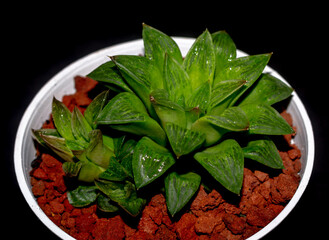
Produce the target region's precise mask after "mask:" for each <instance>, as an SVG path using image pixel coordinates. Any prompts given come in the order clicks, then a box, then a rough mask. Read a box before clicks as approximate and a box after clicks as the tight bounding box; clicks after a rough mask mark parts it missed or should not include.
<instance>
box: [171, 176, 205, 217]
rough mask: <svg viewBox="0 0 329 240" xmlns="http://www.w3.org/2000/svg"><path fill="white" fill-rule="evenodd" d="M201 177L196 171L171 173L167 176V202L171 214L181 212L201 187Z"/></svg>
mask: <svg viewBox="0 0 329 240" xmlns="http://www.w3.org/2000/svg"><path fill="white" fill-rule="evenodd" d="M200 182H201V177H200V176H199V175H198V174H196V173H192V172H189V173H186V174H182V175H179V174H177V173H176V172H172V173H170V174H169V175H168V176H167V177H166V178H165V191H166V202H167V207H168V211H169V212H170V214H171V216H174V215H175V214H176V213H177V212H179V211H180V210H181V209H182V208H183V207H184V206H185V205H186V204H187V203H188V202H189V201H190V199H191V198H192V196H193V195H194V194H195V192H196V191H197V190H198V189H199V186H200Z"/></svg>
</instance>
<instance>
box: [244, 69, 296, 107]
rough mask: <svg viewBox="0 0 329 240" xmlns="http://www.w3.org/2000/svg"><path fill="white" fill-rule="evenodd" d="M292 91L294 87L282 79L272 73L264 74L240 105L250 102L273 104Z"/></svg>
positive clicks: (286, 96)
mask: <svg viewBox="0 0 329 240" xmlns="http://www.w3.org/2000/svg"><path fill="white" fill-rule="evenodd" d="M292 91H293V89H292V88H291V87H289V86H287V85H286V84H285V83H284V82H282V81H281V80H280V79H278V78H276V77H273V76H272V75H270V74H262V76H261V77H260V78H259V80H258V81H257V82H256V83H255V86H254V87H253V89H252V90H251V92H250V93H249V94H248V95H247V96H246V97H245V98H244V99H243V100H242V101H241V102H240V105H246V104H250V103H259V104H268V105H272V104H274V103H277V102H280V101H282V100H284V99H286V98H288V97H289V96H290V95H291V93H292Z"/></svg>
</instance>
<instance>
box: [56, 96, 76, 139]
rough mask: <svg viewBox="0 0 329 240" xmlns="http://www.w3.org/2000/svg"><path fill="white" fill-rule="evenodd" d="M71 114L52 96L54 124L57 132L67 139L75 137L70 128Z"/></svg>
mask: <svg viewBox="0 0 329 240" xmlns="http://www.w3.org/2000/svg"><path fill="white" fill-rule="evenodd" d="M71 115H72V114H71V112H70V110H69V109H68V108H67V107H66V106H65V105H64V104H63V103H62V102H60V101H58V100H57V99H56V98H55V97H54V98H53V103H52V116H53V120H54V124H55V127H56V129H57V131H58V132H59V134H60V135H61V136H62V137H63V138H65V139H68V140H74V139H75V138H74V136H73V133H72V128H71Z"/></svg>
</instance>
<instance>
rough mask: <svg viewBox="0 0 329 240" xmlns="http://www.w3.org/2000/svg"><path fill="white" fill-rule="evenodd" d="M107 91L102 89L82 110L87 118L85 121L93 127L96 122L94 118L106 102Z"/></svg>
mask: <svg viewBox="0 0 329 240" xmlns="http://www.w3.org/2000/svg"><path fill="white" fill-rule="evenodd" d="M108 95H109V92H108V91H103V92H101V93H100V94H98V95H97V96H96V97H95V98H94V99H93V101H92V102H91V103H90V104H89V105H88V107H87V108H86V110H85V112H84V116H85V118H86V120H87V122H88V123H89V124H90V126H91V127H92V128H93V129H95V128H96V126H97V124H96V119H97V117H98V115H99V114H100V112H101V111H102V109H103V108H104V106H105V104H106V103H107V100H108Z"/></svg>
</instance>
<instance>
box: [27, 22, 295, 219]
mask: <svg viewBox="0 0 329 240" xmlns="http://www.w3.org/2000/svg"><path fill="white" fill-rule="evenodd" d="M142 36H143V40H144V49H145V55H144V56H132V55H118V56H111V57H110V59H109V61H108V62H106V63H104V64H102V65H100V66H99V67H97V68H96V69H94V70H93V71H92V72H91V73H90V74H88V76H89V77H90V78H93V79H95V80H97V81H99V82H100V83H102V84H103V85H104V86H105V87H108V88H109V89H111V90H114V93H113V94H111V97H110V94H109V92H108V91H104V92H102V93H100V94H99V95H98V96H97V97H95V99H94V100H93V101H92V103H91V104H90V105H89V106H88V107H87V109H86V110H85V112H84V115H83V114H82V113H81V112H80V111H79V110H78V109H77V108H75V109H74V110H73V112H72V113H71V112H70V111H69V110H68V109H67V108H66V107H65V105H64V104H63V103H61V102H60V101H58V100H57V99H55V98H54V100H53V106H52V110H53V111H52V114H53V120H54V124H55V127H56V129H53V130H47V129H39V130H33V135H34V137H35V139H36V140H37V141H38V142H39V143H40V144H42V145H43V146H45V147H47V148H49V149H52V150H53V151H54V153H56V154H57V155H58V156H60V157H61V158H62V159H63V160H64V161H65V163H64V164H63V169H64V171H65V173H66V174H67V176H70V177H76V178H77V179H78V180H81V181H82V182H83V181H84V182H88V183H89V185H84V184H83V183H82V184H81V186H79V187H78V188H77V189H75V190H73V191H69V193H68V199H69V201H70V203H71V204H73V205H74V206H77V207H82V206H86V205H88V204H91V203H93V202H96V203H97V204H98V206H99V209H100V210H102V211H105V212H114V211H118V210H119V209H120V208H122V209H124V210H125V211H127V212H128V213H129V214H130V215H132V216H137V215H138V214H139V213H140V211H141V210H142V209H143V206H144V204H145V203H146V199H144V198H143V196H139V195H140V189H149V190H151V189H153V187H154V186H160V187H161V185H158V184H159V183H161V182H162V184H163V186H164V193H165V195H166V202H167V206H168V210H169V212H170V214H171V215H172V216H174V215H175V214H177V213H178V212H179V211H181V210H182V209H183V208H184V206H186V204H188V203H189V202H190V201H191V199H193V196H195V194H196V192H197V190H198V188H199V186H200V184H201V182H202V179H201V176H202V174H201V173H200V174H198V172H199V170H200V168H203V169H204V171H205V172H207V173H209V175H211V176H212V178H213V180H214V181H215V182H216V183H218V184H221V185H222V186H224V187H225V188H226V189H228V190H229V191H231V192H232V193H234V194H239V193H240V191H241V187H242V181H243V168H244V162H245V160H246V159H248V160H247V161H256V162H257V163H259V164H263V165H266V166H268V167H271V168H279V169H280V168H283V167H284V166H283V163H282V160H281V158H280V155H279V153H278V150H277V148H276V146H275V144H274V142H273V141H272V140H271V135H284V134H291V133H293V132H294V131H293V129H292V128H291V126H290V125H289V124H288V123H287V122H286V121H285V120H284V119H283V118H282V117H281V116H280V114H279V113H278V112H277V110H275V108H274V107H273V104H275V103H277V102H279V101H282V100H284V99H286V98H288V97H289V96H290V95H291V93H292V89H291V88H290V87H289V86H287V85H286V84H285V83H283V82H282V81H280V80H279V79H277V78H275V77H274V76H271V75H270V74H268V73H263V71H264V68H265V67H266V65H267V63H268V61H269V60H270V57H271V53H265V54H258V55H253V56H243V57H239V58H237V54H236V52H237V50H236V46H235V44H234V42H233V40H232V39H231V37H230V36H229V34H228V33H227V32H225V31H218V32H215V33H212V34H211V33H210V32H209V31H208V30H205V31H204V32H203V33H201V35H200V36H199V37H197V38H196V40H195V42H194V43H193V44H192V46H191V48H190V50H189V51H188V53H187V55H186V56H184V58H183V56H182V54H181V51H180V49H179V47H178V45H177V44H176V42H175V41H174V40H173V39H172V38H171V37H169V36H168V35H166V34H165V33H163V32H161V31H159V30H157V29H155V28H153V27H151V26H148V25H146V24H143V32H142ZM113 129H114V130H115V131H114V130H113ZM111 130H112V131H111ZM112 132H113V135H112ZM235 132H240V133H244V134H243V141H242V140H241V139H240V137H239V136H241V134H229V133H235ZM104 133H106V134H104ZM192 161H196V163H195V164H189V162H192ZM184 164H188V166H186V168H182V166H183V165H184ZM195 166H199V167H196V168H195V169H191V168H193V167H195ZM187 169H188V170H187ZM204 171H202V172H204ZM92 183H93V184H92ZM153 183H158V184H153ZM151 186H153V187H151Z"/></svg>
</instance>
